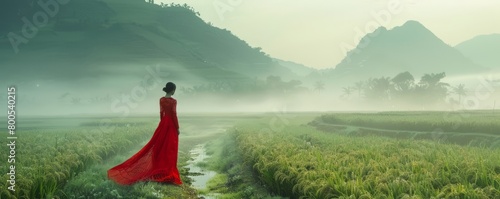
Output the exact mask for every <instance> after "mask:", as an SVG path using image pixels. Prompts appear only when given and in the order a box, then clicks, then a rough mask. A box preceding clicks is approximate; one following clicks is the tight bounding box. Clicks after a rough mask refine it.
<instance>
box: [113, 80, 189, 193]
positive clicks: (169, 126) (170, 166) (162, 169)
mask: <svg viewBox="0 0 500 199" xmlns="http://www.w3.org/2000/svg"><path fill="white" fill-rule="evenodd" d="M163 91H165V92H166V95H165V97H162V98H160V123H159V124H158V127H157V128H156V130H155V132H154V134H153V137H152V138H151V140H150V141H149V142H148V143H147V144H146V145H145V146H144V147H143V148H142V149H141V150H140V151H139V152H137V153H136V154H135V155H133V156H132V157H131V158H129V159H128V160H126V161H125V162H123V163H121V164H119V165H117V166H115V167H113V168H111V169H109V170H108V178H109V179H112V180H114V181H115V182H117V183H119V184H122V185H131V184H133V183H135V182H139V181H156V182H163V183H173V184H177V185H180V184H182V181H181V179H180V175H179V171H178V170H177V151H178V146H179V122H178V120H177V110H176V108H177V101H176V100H175V99H174V98H172V95H174V93H175V84H174V83H172V82H168V83H167V84H166V85H165V87H164V88H163Z"/></svg>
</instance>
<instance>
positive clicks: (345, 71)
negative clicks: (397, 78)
mask: <svg viewBox="0 0 500 199" xmlns="http://www.w3.org/2000/svg"><path fill="white" fill-rule="evenodd" d="M482 70H484V68H483V67H481V66H479V65H477V64H475V63H473V62H472V61H471V60H469V59H467V58H466V57H465V56H464V55H462V54H461V53H460V52H459V51H458V50H456V49H455V48H453V47H451V46H449V45H447V44H446V43H444V42H443V41H442V40H441V39H439V38H438V37H436V35H434V34H433V33H432V32H431V31H429V30H428V29H427V28H425V27H424V26H423V25H422V24H420V23H419V22H417V21H408V22H406V23H405V24H403V25H402V26H399V27H395V28H393V29H391V30H388V29H386V28H384V27H380V28H378V29H377V30H376V31H374V32H372V33H369V34H367V35H366V36H365V37H363V39H362V40H361V41H360V43H359V45H358V46H357V47H356V48H355V49H353V50H351V51H349V52H348V53H347V56H346V58H344V59H343V60H342V61H341V62H340V63H339V64H338V65H337V66H336V67H335V70H333V72H332V73H333V74H334V75H333V76H334V77H337V78H339V79H366V78H368V77H381V76H390V77H393V76H394V75H396V74H398V73H400V72H405V71H409V72H410V73H412V74H413V75H415V76H420V75H422V74H424V73H439V72H446V74H447V75H454V74H463V73H472V72H478V71H482Z"/></svg>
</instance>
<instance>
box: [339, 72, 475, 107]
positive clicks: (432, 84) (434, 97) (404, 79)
mask: <svg viewBox="0 0 500 199" xmlns="http://www.w3.org/2000/svg"><path fill="white" fill-rule="evenodd" d="M444 77H446V74H445V73H444V72H443V73H431V74H425V75H423V76H422V77H421V78H420V80H419V81H416V79H415V78H414V77H413V75H412V74H411V73H409V72H403V73H399V74H398V75H396V76H394V77H392V78H390V77H380V78H370V79H368V80H365V81H358V82H356V83H355V84H354V85H352V86H348V87H344V88H343V94H342V96H343V97H345V98H351V97H357V98H362V99H365V100H366V101H368V102H370V103H373V104H376V105H391V106H396V107H398V106H400V107H405V106H415V107H419V108H427V109H433V108H437V107H440V106H443V105H445V104H447V103H448V102H447V99H448V97H450V95H455V96H456V98H455V100H451V102H452V103H457V104H459V103H461V100H462V97H463V96H465V95H466V90H465V86H464V85H463V84H460V85H458V86H456V87H453V86H451V85H450V84H448V83H445V82H442V79H443V78H444ZM455 96H454V97H455Z"/></svg>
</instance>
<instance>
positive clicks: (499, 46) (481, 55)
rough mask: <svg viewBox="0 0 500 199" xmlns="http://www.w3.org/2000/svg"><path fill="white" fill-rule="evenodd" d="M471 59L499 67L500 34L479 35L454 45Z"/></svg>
mask: <svg viewBox="0 0 500 199" xmlns="http://www.w3.org/2000/svg"><path fill="white" fill-rule="evenodd" d="M455 48H456V49H458V50H459V51H460V52H462V54H464V55H465V56H466V57H467V58H469V59H471V60H472V61H474V62H476V63H478V64H481V65H483V66H485V67H489V68H492V69H500V56H498V53H499V52H500V34H490V35H480V36H476V37H474V38H472V39H470V40H467V41H464V42H462V43H460V44H458V45H456V46H455Z"/></svg>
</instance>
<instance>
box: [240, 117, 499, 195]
mask: <svg viewBox="0 0 500 199" xmlns="http://www.w3.org/2000/svg"><path fill="white" fill-rule="evenodd" d="M447 125H451V124H447ZM262 128H265V123H264V124H263V123H257V122H254V123H249V124H244V125H240V126H238V128H237V129H238V130H237V131H234V132H233V135H234V139H235V141H236V142H237V143H238V146H239V148H240V150H241V153H242V155H243V157H244V159H245V161H246V162H248V163H250V164H252V165H253V166H254V167H253V168H254V169H255V171H256V174H257V175H258V176H259V178H260V179H261V181H262V183H264V184H266V186H267V187H268V189H270V190H271V191H273V192H275V193H277V194H279V195H282V196H288V197H290V198H439V197H451V198H453V197H457V198H464V197H465V198H495V197H500V195H499V194H498V193H497V192H495V191H494V190H500V184H499V183H498V182H499V181H498V179H499V178H500V177H499V174H498V173H497V170H499V171H500V169H497V167H498V165H500V149H487V148H477V147H470V146H458V145H452V144H444V143H437V142H433V141H426V140H400V139H389V138H384V137H376V136H371V137H349V136H343V135H339V134H332V133H326V132H322V131H319V130H316V129H314V128H313V127H310V126H301V125H289V126H286V127H285V128H283V129H282V130H281V131H276V132H262V131H260V130H259V129H262Z"/></svg>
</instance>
